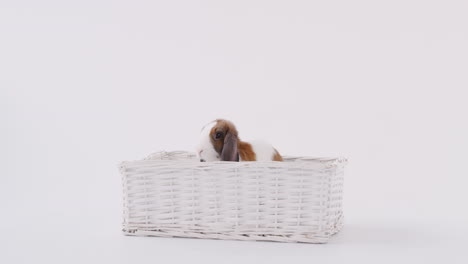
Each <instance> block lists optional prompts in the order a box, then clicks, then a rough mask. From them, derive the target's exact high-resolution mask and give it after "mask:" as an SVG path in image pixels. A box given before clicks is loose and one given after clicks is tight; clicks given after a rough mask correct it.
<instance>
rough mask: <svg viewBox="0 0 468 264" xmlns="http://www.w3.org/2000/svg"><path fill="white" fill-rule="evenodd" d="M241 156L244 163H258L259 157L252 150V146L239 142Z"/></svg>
mask: <svg viewBox="0 0 468 264" xmlns="http://www.w3.org/2000/svg"><path fill="white" fill-rule="evenodd" d="M238 148H239V155H240V158H241V160H242V161H256V160H257V157H256V155H255V152H254V151H253V149H252V145H250V144H249V143H247V142H242V141H239V144H238Z"/></svg>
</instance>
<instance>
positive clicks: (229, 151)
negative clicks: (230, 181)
mask: <svg viewBox="0 0 468 264" xmlns="http://www.w3.org/2000/svg"><path fill="white" fill-rule="evenodd" d="M221 160H222V161H239V150H238V149H237V136H235V135H233V134H232V133H231V132H228V133H227V134H226V136H225V137H224V146H223V150H222V151H221Z"/></svg>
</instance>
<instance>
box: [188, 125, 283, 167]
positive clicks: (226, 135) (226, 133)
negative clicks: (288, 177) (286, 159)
mask: <svg viewBox="0 0 468 264" xmlns="http://www.w3.org/2000/svg"><path fill="white" fill-rule="evenodd" d="M197 155H198V157H199V158H200V161H201V162H205V161H272V160H273V161H282V160H283V158H282V157H281V155H280V154H279V153H278V151H277V150H276V149H275V148H273V146H272V145H270V144H268V143H266V142H262V141H250V142H244V141H241V140H240V139H239V136H238V133H237V129H236V127H235V126H234V124H233V123H232V122H230V121H228V120H224V119H216V120H215V121H213V122H211V123H209V124H207V125H206V126H204V127H203V128H202V131H201V138H200V142H199V144H198V147H197Z"/></svg>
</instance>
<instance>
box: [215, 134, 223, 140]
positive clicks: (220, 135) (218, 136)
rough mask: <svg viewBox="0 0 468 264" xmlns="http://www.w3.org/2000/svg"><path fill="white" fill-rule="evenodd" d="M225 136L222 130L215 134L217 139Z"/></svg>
mask: <svg viewBox="0 0 468 264" xmlns="http://www.w3.org/2000/svg"><path fill="white" fill-rule="evenodd" d="M222 136H223V133H221V132H216V134H215V139H220V138H221V137H222Z"/></svg>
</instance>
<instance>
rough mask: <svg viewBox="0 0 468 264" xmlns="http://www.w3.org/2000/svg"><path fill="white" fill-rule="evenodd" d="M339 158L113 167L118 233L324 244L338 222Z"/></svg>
mask: <svg viewBox="0 0 468 264" xmlns="http://www.w3.org/2000/svg"><path fill="white" fill-rule="evenodd" d="M345 164H346V159H344V158H299V157H285V162H273V161H272V162H199V161H198V160H197V159H196V157H195V155H194V154H192V153H189V152H182V151H179V152H158V153H155V154H152V155H150V156H149V157H148V158H146V159H144V160H140V161H127V162H122V163H121V164H120V171H121V173H122V176H123V198H124V199H123V207H124V211H123V217H124V220H123V232H124V233H125V234H126V235H137V236H164V237H192V238H213V239H236V240H267V241H281V242H306V243H326V242H327V241H328V240H329V238H330V236H331V235H333V234H335V233H337V232H338V231H339V230H340V229H341V227H342V223H343V213H342V197H343V196H342V194H343V193H342V187H343V167H344V165H345Z"/></svg>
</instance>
